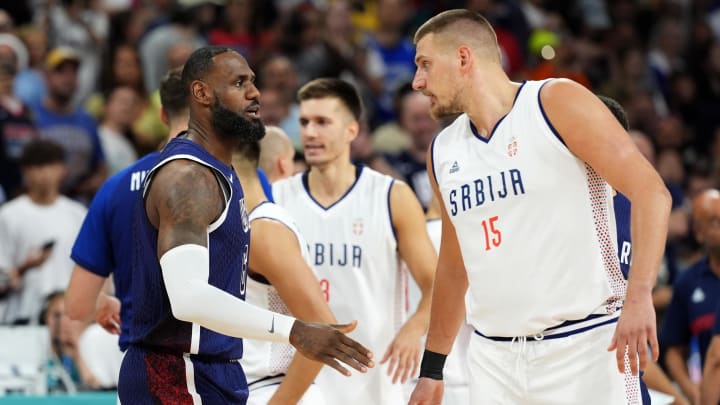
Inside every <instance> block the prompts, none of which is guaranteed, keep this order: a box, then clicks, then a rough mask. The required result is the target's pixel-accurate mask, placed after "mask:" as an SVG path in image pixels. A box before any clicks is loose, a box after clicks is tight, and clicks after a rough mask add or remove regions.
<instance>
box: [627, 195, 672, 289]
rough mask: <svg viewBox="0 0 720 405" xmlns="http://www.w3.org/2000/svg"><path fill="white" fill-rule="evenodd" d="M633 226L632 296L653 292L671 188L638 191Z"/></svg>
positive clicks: (662, 248) (633, 210)
mask: <svg viewBox="0 0 720 405" xmlns="http://www.w3.org/2000/svg"><path fill="white" fill-rule="evenodd" d="M632 197H633V198H632V199H631V201H632V208H631V225H630V227H631V229H632V241H633V260H632V264H631V268H630V277H629V280H628V291H627V295H628V296H633V295H635V294H651V293H652V288H653V286H654V285H655V281H656V279H657V272H658V270H659V269H660V264H661V261H662V255H663V251H664V249H665V239H666V232H665V231H661V232H658V230H663V229H667V227H668V217H669V214H670V203H671V202H670V197H669V195H668V193H667V190H666V189H665V188H664V186H663V188H662V189H661V190H655V191H652V190H649V191H648V190H644V191H639V190H638V191H636V192H635V193H634V195H633V196H632Z"/></svg>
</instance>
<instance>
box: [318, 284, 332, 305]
mask: <svg viewBox="0 0 720 405" xmlns="http://www.w3.org/2000/svg"><path fill="white" fill-rule="evenodd" d="M320 291H322V294H323V297H325V302H330V281H329V280H328V279H326V278H324V279H322V280H320Z"/></svg>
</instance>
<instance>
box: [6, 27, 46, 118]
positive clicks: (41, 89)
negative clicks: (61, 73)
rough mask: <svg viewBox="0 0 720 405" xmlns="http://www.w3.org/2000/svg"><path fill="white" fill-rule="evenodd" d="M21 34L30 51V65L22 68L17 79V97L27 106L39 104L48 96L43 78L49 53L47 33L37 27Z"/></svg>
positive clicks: (26, 28) (28, 28)
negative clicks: (46, 56)
mask: <svg viewBox="0 0 720 405" xmlns="http://www.w3.org/2000/svg"><path fill="white" fill-rule="evenodd" d="M19 33H20V38H21V39H22V40H23V42H24V43H25V47H26V48H27V50H28V64H27V66H25V67H21V70H19V71H18V75H17V77H16V78H15V86H14V89H15V95H17V96H18V97H19V98H20V99H21V100H22V101H23V102H24V103H25V104H28V105H32V104H37V103H39V102H40V101H42V99H43V98H44V97H45V95H46V94H47V90H46V88H45V80H44V78H43V62H44V61H45V55H46V54H47V51H48V39H47V33H46V32H45V31H43V30H42V29H40V28H39V27H36V26H29V27H25V28H23V29H21V30H20V32H19Z"/></svg>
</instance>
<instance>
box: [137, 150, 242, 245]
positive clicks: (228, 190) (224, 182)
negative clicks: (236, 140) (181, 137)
mask: <svg viewBox="0 0 720 405" xmlns="http://www.w3.org/2000/svg"><path fill="white" fill-rule="evenodd" d="M180 159H183V160H189V161H192V162H195V163H197V164H199V165H201V166H204V167H206V168H208V169H210V171H211V172H212V173H213V175H214V177H215V178H216V179H217V182H218V186H219V187H220V192H222V194H223V198H224V199H225V201H224V202H225V206H224V207H223V210H222V212H221V213H220V215H219V216H218V218H217V219H216V220H215V221H213V222H212V223H210V225H208V235H209V234H210V233H211V232H213V231H214V230H216V229H217V228H219V227H220V225H222V224H223V222H225V218H226V217H227V213H228V208H229V207H230V203H231V202H232V199H233V191H232V184H231V183H230V181H229V180H228V179H227V177H225V174H223V173H222V172H221V171H220V170H218V169H217V168H215V167H214V166H213V165H211V164H209V163H207V162H205V161H204V160H202V159H200V158H198V157H196V156H193V155H188V154H177V155H172V156H170V157H168V158H166V159H164V160H162V161H160V162H158V163H157V164H156V165H155V167H153V168H152V169H151V170H150V171H149V172H148V174H147V176H146V177H145V184H144V185H143V192H142V199H143V211H145V215H146V216H147V210H146V209H145V207H144V205H145V198H146V197H147V192H148V190H149V189H150V184H151V183H152V179H153V177H154V174H155V173H156V172H157V171H158V170H160V169H161V168H162V167H164V166H165V165H166V164H168V163H170V162H171V161H173V160H180ZM148 219H149V218H148Z"/></svg>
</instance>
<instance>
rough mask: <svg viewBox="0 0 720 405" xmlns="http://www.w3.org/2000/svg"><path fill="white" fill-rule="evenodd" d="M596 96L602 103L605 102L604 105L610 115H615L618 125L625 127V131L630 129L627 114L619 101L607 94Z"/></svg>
mask: <svg viewBox="0 0 720 405" xmlns="http://www.w3.org/2000/svg"><path fill="white" fill-rule="evenodd" d="M598 98H599V99H600V101H602V102H603V104H605V106H606V107H607V108H608V109H609V110H610V112H611V113H612V115H614V116H615V118H616V119H617V120H618V122H619V123H620V125H622V127H623V128H625V130H626V131H627V130H628V129H630V124H629V123H628V118H627V114H625V110H624V109H623V108H622V106H621V105H620V103H618V102H617V101H616V100H615V99H612V98H610V97H607V96H600V95H598Z"/></svg>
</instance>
